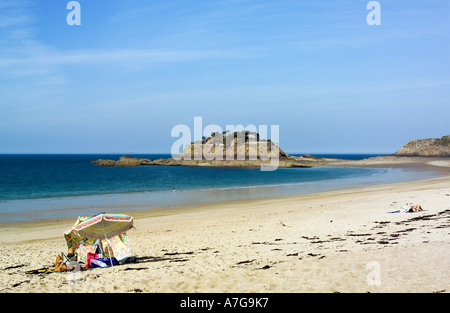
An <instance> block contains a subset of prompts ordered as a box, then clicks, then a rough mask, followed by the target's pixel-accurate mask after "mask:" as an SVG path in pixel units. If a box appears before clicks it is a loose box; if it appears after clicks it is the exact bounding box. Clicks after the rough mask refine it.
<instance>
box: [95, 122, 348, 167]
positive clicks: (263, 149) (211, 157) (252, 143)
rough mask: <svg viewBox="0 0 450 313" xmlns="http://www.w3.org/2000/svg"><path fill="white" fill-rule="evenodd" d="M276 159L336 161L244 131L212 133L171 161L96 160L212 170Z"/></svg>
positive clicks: (286, 163) (289, 163) (308, 163)
mask: <svg viewBox="0 0 450 313" xmlns="http://www.w3.org/2000/svg"><path fill="white" fill-rule="evenodd" d="M274 158H277V167H282V168H289V167H290V168H292V167H300V168H309V167H316V166H323V165H326V164H329V163H330V162H339V160H337V159H327V158H319V157H313V156H310V155H302V156H299V157H295V156H291V155H289V154H287V153H286V152H284V151H283V150H282V149H280V147H279V146H278V144H277V143H275V142H272V141H271V140H270V139H260V137H259V134H258V133H255V132H249V131H242V132H233V133H229V134H228V133H227V132H224V133H222V134H220V133H212V134H211V136H209V137H208V138H203V140H202V141H201V142H192V143H191V144H190V145H188V146H186V147H185V148H184V149H183V151H182V153H181V154H180V155H178V156H176V157H172V158H169V159H157V160H150V159H143V158H136V157H131V156H122V157H120V159H119V160H118V161H115V160H103V159H100V160H96V161H92V162H91V163H93V164H95V165H97V166H149V165H153V166H213V167H260V166H261V165H264V164H269V163H270V161H271V160H272V159H274Z"/></svg>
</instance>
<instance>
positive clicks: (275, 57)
mask: <svg viewBox="0 0 450 313" xmlns="http://www.w3.org/2000/svg"><path fill="white" fill-rule="evenodd" d="M78 2H79V4H80V13H81V15H80V22H81V25H73V26H70V25H68V23H67V15H68V14H70V13H71V11H72V10H70V9H69V10H68V9H67V4H68V3H69V1H68V0H51V1H49V0H0V153H138V154H139V153H141V154H143V153H170V150H171V146H172V145H173V144H174V142H175V141H176V140H177V139H178V138H174V137H172V136H171V130H172V128H173V127H175V126H176V125H179V124H184V125H187V126H189V127H191V128H192V130H193V129H194V117H202V121H203V127H205V126H207V125H210V124H215V125H219V126H220V127H222V128H223V129H225V128H226V125H239V124H241V125H244V126H247V125H256V126H258V125H267V126H268V127H269V129H270V125H278V126H279V143H280V147H281V148H282V149H283V150H284V151H286V152H288V153H310V154H314V153H393V152H395V151H396V150H398V149H400V148H401V146H402V145H403V144H405V143H406V142H407V141H409V140H412V139H419V138H437V137H441V136H443V135H448V134H450V123H449V120H450V118H449V117H450V62H449V61H450V2H449V1H448V0H429V1H416V0H396V1H392V0H390V1H387V0H379V1H378V2H379V4H380V18H381V19H380V20H381V25H372V26H370V25H368V23H367V15H368V14H369V13H370V12H371V11H372V10H370V9H367V4H368V2H369V1H368V0H339V1H336V0H323V1H318V0H277V1H274V0H272V1H267V0H190V1H188V0H171V1H159V0H151V1H149V0H145V1H144V0H133V1H124V0H120V1H119V0H95V1H92V0H79V1H78ZM268 137H270V133H269V134H268Z"/></svg>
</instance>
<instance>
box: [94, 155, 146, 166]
mask: <svg viewBox="0 0 450 313" xmlns="http://www.w3.org/2000/svg"><path fill="white" fill-rule="evenodd" d="M91 163H93V164H95V165H97V166H117V167H121V166H123V167H130V166H144V165H153V162H152V160H150V159H141V158H136V157H131V156H125V155H124V156H121V157H120V159H119V160H118V161H114V160H103V159H99V160H97V161H92V162H91Z"/></svg>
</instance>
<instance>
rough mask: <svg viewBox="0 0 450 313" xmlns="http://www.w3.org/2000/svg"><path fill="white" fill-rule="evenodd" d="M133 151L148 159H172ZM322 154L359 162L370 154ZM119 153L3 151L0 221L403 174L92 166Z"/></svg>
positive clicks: (273, 192)
mask: <svg viewBox="0 0 450 313" xmlns="http://www.w3.org/2000/svg"><path fill="white" fill-rule="evenodd" d="M134 156H136V157H145V158H149V159H152V160H154V159H158V158H161V157H163V158H168V157H170V155H154V154H153V155H134ZM319 156H327V157H337V158H347V159H353V160H356V159H363V158H367V157H371V156H375V155H319ZM119 157H120V155H0V222H8V221H19V220H32V219H37V218H52V217H69V216H76V215H90V214H96V213H98V212H99V211H105V210H107V211H120V210H124V209H127V210H130V209H149V208H156V207H158V208H161V207H163V208H164V207H176V206H180V205H195V204H204V203H212V202H220V201H232V200H242V199H255V198H264V197H273V196H284V195H292V194H301V193H307V192H314V191H320V190H322V189H323V190H326V189H330V188H339V187H346V186H347V185H348V186H354V185H363V184H370V183H373V182H374V181H377V180H380V179H381V180H386V179H388V180H389V177H391V178H390V179H391V180H392V179H394V178H395V179H394V180H398V179H399V177H403V176H404V175H405V173H402V174H403V176H402V175H400V174H401V173H400V172H398V173H397V172H396V171H398V170H389V169H381V168H314V169H300V168H295V169H294V168H293V169H278V170H276V171H273V172H262V171H260V170H259V169H245V168H210V167H178V166H176V167H165V166H148V167H127V168H124V167H97V166H95V165H93V164H90V162H91V161H92V160H97V159H100V158H103V159H118V158H119ZM394 172H396V173H394ZM384 174H390V175H384ZM393 174H395V175H393ZM401 179H405V177H403V178H401ZM173 188H175V190H176V192H173V191H172V190H173Z"/></svg>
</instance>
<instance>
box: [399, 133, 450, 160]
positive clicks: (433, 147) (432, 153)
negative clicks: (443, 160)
mask: <svg viewBox="0 0 450 313" xmlns="http://www.w3.org/2000/svg"><path fill="white" fill-rule="evenodd" d="M394 155H395V156H420V157H450V135H447V136H443V137H442V138H429V139H415V140H412V141H410V142H408V143H407V144H406V145H404V146H403V147H402V148H401V149H400V150H398V151H397V152H395V154H394Z"/></svg>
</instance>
